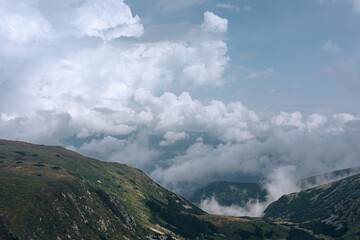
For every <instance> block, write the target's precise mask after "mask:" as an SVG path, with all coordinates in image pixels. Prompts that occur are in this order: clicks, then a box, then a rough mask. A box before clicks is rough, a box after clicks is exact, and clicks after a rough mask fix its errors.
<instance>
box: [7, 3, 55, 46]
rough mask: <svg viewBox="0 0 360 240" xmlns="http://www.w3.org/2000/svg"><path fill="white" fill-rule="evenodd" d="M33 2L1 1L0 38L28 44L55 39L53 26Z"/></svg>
mask: <svg viewBox="0 0 360 240" xmlns="http://www.w3.org/2000/svg"><path fill="white" fill-rule="evenodd" d="M34 5H35V3H32V1H28V2H26V1H6V0H1V1H0V36H1V37H4V38H7V39H8V40H9V41H13V42H17V43H27V42H31V41H38V40H44V39H49V38H52V37H54V32H53V30H52V27H51V24H50V23H49V22H48V21H47V20H46V19H45V18H44V17H43V16H42V14H41V13H40V12H39V11H38V10H37V9H36V8H35V6H34Z"/></svg>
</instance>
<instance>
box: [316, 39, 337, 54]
mask: <svg viewBox="0 0 360 240" xmlns="http://www.w3.org/2000/svg"><path fill="white" fill-rule="evenodd" d="M321 49H322V50H323V51H325V52H332V53H337V52H339V51H340V47H339V46H338V45H337V44H336V43H333V42H332V41H331V40H329V41H327V42H326V43H324V45H323V46H322V47H321Z"/></svg>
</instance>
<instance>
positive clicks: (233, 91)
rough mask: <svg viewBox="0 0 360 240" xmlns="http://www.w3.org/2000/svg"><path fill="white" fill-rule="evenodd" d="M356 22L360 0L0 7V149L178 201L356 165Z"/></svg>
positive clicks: (359, 74) (164, 0)
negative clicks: (103, 165) (101, 171)
mask: <svg viewBox="0 0 360 240" xmlns="http://www.w3.org/2000/svg"><path fill="white" fill-rule="evenodd" d="M359 20H360V1H359V0H339V1H333V0H304V1H285V0H282V1H270V0H269V1H251V0H236V1H235V0H233V1H212V0H195V1H194V0H192V1H190V0H183V1H172V0H141V1H140V0H134V1H130V0H129V1H123V0H65V1H50V0H12V1H9V0H0V138H5V139H14V140H22V141H29V142H33V143H41V144H54V145H61V146H64V147H67V148H69V149H72V150H75V151H78V152H80V153H82V154H84V155H87V156H91V157H95V158H98V159H101V160H104V161H115V162H121V163H127V164H130V165H132V166H134V167H137V168H140V169H142V170H143V171H145V172H146V173H147V174H148V175H149V176H150V177H152V178H153V179H155V180H156V181H158V182H159V183H160V184H162V185H164V186H166V187H168V188H170V189H171V190H174V191H176V192H180V193H181V192H184V191H187V190H189V189H193V188H195V187H197V186H200V185H203V184H206V183H208V182H211V181H214V180H218V179H227V180H231V179H232V180H234V179H237V180H242V181H253V180H254V179H255V180H257V179H269V178H271V176H273V173H277V172H282V173H284V172H287V174H288V173H289V172H290V173H291V176H292V177H294V178H301V177H304V176H311V175H314V174H318V173H323V172H328V171H333V170H337V169H342V168H347V167H354V166H359V165H360V163H359V159H360V134H359V133H360V109H359V102H360V94H359V93H360V70H359V69H360V46H359V43H360V41H359V40H360V39H359V38H360V31H359ZM279 169H280V170H279ZM284 169H285V170H286V169H287V170H288V171H285V170H284ZM292 190H294V189H292ZM289 191H290V190H289Z"/></svg>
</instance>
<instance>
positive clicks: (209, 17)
mask: <svg viewBox="0 0 360 240" xmlns="http://www.w3.org/2000/svg"><path fill="white" fill-rule="evenodd" d="M202 27H203V29H204V31H206V32H214V33H226V32H227V29H228V21H227V19H225V18H221V17H219V16H217V15H215V14H214V13H212V12H205V13H204V23H203V25H202Z"/></svg>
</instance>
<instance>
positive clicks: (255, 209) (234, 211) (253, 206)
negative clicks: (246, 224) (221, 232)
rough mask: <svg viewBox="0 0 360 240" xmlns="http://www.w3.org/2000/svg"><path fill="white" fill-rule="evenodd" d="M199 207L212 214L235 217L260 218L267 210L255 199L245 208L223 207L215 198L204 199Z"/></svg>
mask: <svg viewBox="0 0 360 240" xmlns="http://www.w3.org/2000/svg"><path fill="white" fill-rule="evenodd" d="M199 207H200V208H201V209H202V210H204V211H205V212H208V213H210V214H221V215H227V216H234V217H240V216H249V217H259V216H261V214H262V213H263V211H264V209H265V208H264V207H265V204H263V203H260V202H259V201H258V200H255V199H253V200H250V201H249V202H247V203H246V205H245V207H240V206H236V205H231V206H222V205H220V204H219V203H218V201H217V200H216V199H215V198H214V197H212V198H210V199H204V200H203V201H202V202H201V203H200V205H199Z"/></svg>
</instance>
